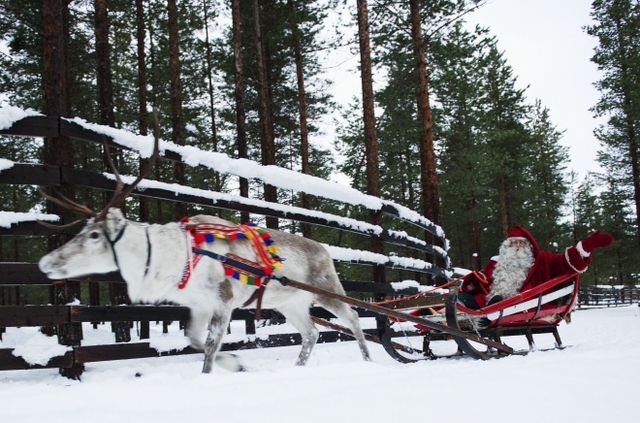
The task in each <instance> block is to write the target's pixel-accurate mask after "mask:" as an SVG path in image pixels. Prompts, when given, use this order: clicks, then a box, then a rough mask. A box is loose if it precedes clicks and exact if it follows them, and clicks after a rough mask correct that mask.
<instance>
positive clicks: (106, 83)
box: [94, 0, 115, 127]
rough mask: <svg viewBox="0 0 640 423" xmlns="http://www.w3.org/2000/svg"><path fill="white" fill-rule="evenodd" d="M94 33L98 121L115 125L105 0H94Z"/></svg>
mask: <svg viewBox="0 0 640 423" xmlns="http://www.w3.org/2000/svg"><path fill="white" fill-rule="evenodd" d="M94 4H95V25H96V27H95V34H96V59H97V64H98V68H97V78H96V82H97V84H98V109H99V112H100V123H101V124H102V125H107V126H111V127H113V126H115V116H114V113H113V84H112V83H111V60H110V58H109V20H108V16H107V0H95V3H94Z"/></svg>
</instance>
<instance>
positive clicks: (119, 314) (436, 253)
mask: <svg viewBox="0 0 640 423" xmlns="http://www.w3.org/2000/svg"><path fill="white" fill-rule="evenodd" d="M0 135H12V136H32V137H49V138H57V137H59V136H67V137H71V138H74V139H78V140H82V141H86V142H93V143H103V142H106V143H107V144H109V145H110V146H111V147H115V148H122V149H129V148H128V147H127V146H125V145H123V144H122V143H119V142H118V141H117V140H116V139H114V138H111V137H109V136H106V135H104V134H103V133H100V132H94V131H92V130H89V129H87V128H85V127H83V126H81V125H79V124H77V123H74V122H71V121H69V120H66V119H63V118H55V117H43V116H38V117H27V118H24V119H21V120H19V121H17V122H15V123H14V124H13V126H11V127H10V128H8V129H5V130H0ZM161 157H162V158H164V159H166V160H170V161H173V162H180V163H182V162H183V161H182V157H181V156H180V155H179V154H177V153H176V152H174V151H171V150H170V149H165V150H164V151H163V152H162V155H161ZM0 183H2V184H28V185H40V186H61V185H65V184H72V185H74V186H76V187H85V188H90V189H97V190H107V191H108V190H113V189H114V187H115V182H114V180H112V179H110V178H108V177H106V176H104V175H103V174H98V173H90V172H87V171H84V170H81V169H75V168H69V167H64V166H52V165H46V164H24V163H15V164H14V165H13V166H12V167H11V168H9V169H5V170H3V171H1V172H0ZM133 194H134V195H139V196H146V197H152V198H156V199H161V200H166V201H172V202H184V203H191V204H197V205H199V206H203V207H211V208H220V209H230V210H236V211H248V212H250V213H253V214H260V215H263V216H270V217H277V218H282V219H287V220H294V221H298V222H303V223H310V224H313V225H322V226H325V227H330V228H334V229H336V230H341V231H350V232H355V233H359V234H361V235H364V236H367V237H371V236H378V237H379V238H381V239H382V240H383V241H384V242H385V243H389V244H393V245H396V246H402V247H403V250H405V251H407V252H408V254H409V255H410V257H406V259H408V260H403V257H401V256H398V255H397V254H396V255H392V256H389V257H387V259H386V262H385V261H384V260H383V262H382V263H381V262H380V261H379V260H370V259H367V258H366V257H367V256H366V255H363V256H362V257H365V258H361V257H357V255H356V257H355V258H351V259H349V260H348V262H349V263H352V264H360V265H368V266H378V267H379V268H380V267H383V268H394V269H405V270H407V271H410V272H420V273H423V274H425V273H426V274H428V275H430V276H431V277H433V278H440V280H446V279H447V277H448V275H450V274H451V273H450V271H449V269H448V267H449V261H448V258H447V256H446V252H445V248H442V246H444V245H445V243H446V240H445V239H444V235H443V234H442V231H441V230H440V229H439V228H438V227H436V226H435V225H433V224H431V223H430V222H429V221H428V220H427V219H424V218H423V217H420V216H419V217H418V218H415V216H413V215H411V216H410V217H407V213H406V210H403V208H402V207H400V206H397V205H395V204H393V203H390V202H385V203H384V205H383V206H382V212H383V213H384V214H385V215H387V216H390V217H391V218H392V219H385V220H390V221H392V222H395V223H396V225H397V226H396V228H398V227H399V226H400V223H402V225H406V224H407V223H409V224H411V225H414V226H416V227H417V228H419V230H421V231H422V230H424V231H426V232H428V233H430V234H431V236H432V238H433V239H434V240H435V243H436V244H439V245H432V244H429V243H426V242H424V241H422V240H420V239H416V238H413V237H410V236H408V235H407V234H406V232H404V231H402V230H393V228H382V230H381V231H379V232H376V231H375V228H374V229H372V228H371V225H367V224H366V222H360V223H362V225H352V224H350V223H348V222H347V223H345V218H344V217H341V216H334V215H330V214H326V213H322V214H312V213H307V212H306V211H305V210H293V209H287V210H286V211H282V210H281V209H280V208H278V207H277V206H275V205H273V204H270V203H267V202H256V201H255V200H253V201H251V202H247V201H245V200H244V199H242V198H240V197H233V198H231V199H228V198H226V197H225V198H216V199H215V200H214V201H212V199H211V196H210V195H194V194H182V193H176V191H175V189H169V188H163V187H162V186H161V187H160V188H145V189H144V190H142V189H138V190H136V191H134V193H133ZM207 194H212V193H207ZM409 214H410V213H409ZM59 223H61V224H64V223H68V222H64V221H61V222H59ZM76 231H77V229H76ZM52 233H53V232H52V230H51V229H49V228H47V227H44V226H41V225H39V224H38V223H36V222H31V221H19V222H16V223H14V224H12V225H11V227H10V228H0V236H2V237H12V236H18V235H20V236H25V235H26V236H38V237H42V236H49V235H51V234H52ZM415 254H418V255H420V256H421V257H423V258H425V260H426V261H424V262H421V261H419V260H415V259H414V258H413V255H415ZM430 263H440V265H438V264H430ZM0 275H1V276H0V294H2V295H0V339H1V337H2V333H3V332H4V328H8V327H23V326H35V327H42V328H43V329H42V330H43V332H44V333H47V334H50V335H54V334H56V335H57V336H58V338H59V340H60V343H61V344H64V345H68V346H71V347H72V349H71V351H69V352H67V353H66V354H65V355H64V356H59V357H56V358H53V359H51V360H50V361H49V363H47V364H46V365H44V366H40V365H30V364H29V363H27V362H26V361H25V360H23V359H22V358H21V357H17V356H14V355H13V352H14V351H13V350H12V349H6V348H5V349H0V370H10V369H30V368H43V367H48V368H59V369H61V373H62V374H64V375H66V376H68V377H74V378H75V377H79V375H80V374H81V372H82V369H83V365H84V364H85V363H90V362H97V361H107V360H121V359H132V358H142V357H157V356H163V355H177V354H190V353H194V352H195V351H194V350H193V349H191V348H189V347H187V348H185V349H181V350H173V351H170V352H163V353H159V352H158V351H157V350H156V349H154V348H152V347H151V346H150V344H149V343H148V342H118V343H113V344H108V345H96V346H83V345H82V342H81V341H82V327H83V326H82V324H83V323H84V324H86V323H94V324H97V322H139V323H138V324H137V325H138V327H139V328H140V329H139V331H140V339H141V340H143V339H147V338H149V322H159V321H162V322H169V321H181V322H186V321H188V319H189V311H188V309H187V308H184V307H178V306H171V305H165V306H147V305H142V306H136V305H106V306H105V305H99V304H100V303H99V301H96V300H95V298H94V295H93V294H91V295H90V297H91V298H90V301H89V303H88V305H83V304H78V305H69V304H67V303H66V302H65V298H68V297H67V296H66V295H65V290H69V289H72V290H75V291H76V292H79V291H80V289H79V286H80V285H85V284H89V285H90V286H91V287H92V288H93V292H95V288H96V285H99V284H111V285H112V286H113V285H115V284H122V283H123V282H122V279H121V277H120V275H119V274H109V275H96V276H93V277H91V278H83V279H81V280H66V281H57V282H52V281H50V280H48V279H47V278H46V277H45V276H44V275H43V274H42V273H40V272H39V270H38V268H37V264H34V263H6V262H5V263H0ZM342 282H343V285H344V287H345V289H346V290H347V291H348V292H353V293H362V294H361V295H367V296H371V295H376V296H378V297H379V296H380V295H383V294H392V295H399V294H411V293H415V292H417V290H416V289H415V288H409V289H405V290H394V289H393V288H392V286H391V285H390V284H385V283H372V282H371V281H367V280H365V281H342ZM33 286H46V287H48V288H49V290H50V295H49V297H50V301H49V303H50V304H54V305H49V304H47V305H43V304H20V303H19V298H20V296H19V295H16V296H15V297H16V301H15V303H16V304H8V303H9V301H8V300H7V299H8V298H10V297H11V296H10V295H4V294H5V292H7V291H5V290H6V289H9V287H14V289H16V290H19V289H24V288H25V287H33ZM112 304H115V302H112ZM359 313H360V315H361V316H373V314H372V313H370V312H365V311H362V310H360V311H359ZM312 314H313V315H315V316H318V317H324V318H328V317H332V316H331V315H330V313H328V312H327V311H325V310H323V309H320V308H315V307H314V308H312ZM263 318H267V319H273V320H276V321H277V320H281V319H282V316H280V315H278V314H277V313H275V312H273V311H270V310H264V311H263ZM233 319H234V320H244V321H245V331H246V333H247V334H253V333H256V328H255V323H254V320H253V311H251V310H236V311H235V312H234V314H233ZM85 327H86V325H85ZM123 327H124V334H123V333H122V331H123V329H122V328H123ZM131 327H132V325H131V324H130V323H126V324H124V325H120V329H119V330H120V333H117V336H116V338H117V340H119V341H123V340H124V341H127V340H129V339H131V337H130V334H129V336H128V335H127V331H130V330H131ZM338 339H344V335H342V334H339V333H338V332H335V331H329V332H322V333H321V338H320V339H319V342H331V341H335V340H338ZM299 342H300V337H299V335H298V334H284V335H271V336H269V337H268V338H266V339H261V338H256V339H254V340H246V341H242V342H236V343H225V344H224V345H223V347H222V349H223V350H237V349H244V348H256V347H268V346H278V345H291V344H292V343H299ZM69 369H75V370H73V371H70V370H69Z"/></svg>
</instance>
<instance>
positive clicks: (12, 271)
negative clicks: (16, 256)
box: [0, 263, 53, 286]
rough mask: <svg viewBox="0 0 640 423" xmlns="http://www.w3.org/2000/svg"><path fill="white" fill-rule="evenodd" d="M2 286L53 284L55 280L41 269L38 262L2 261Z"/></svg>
mask: <svg viewBox="0 0 640 423" xmlns="http://www.w3.org/2000/svg"><path fill="white" fill-rule="evenodd" d="M0 275H2V276H0V286H2V285H4V286H6V285H51V283H53V281H52V280H51V279H49V278H47V276H46V275H45V274H44V273H42V272H41V271H40V269H39V268H38V265H37V264H36V263H0Z"/></svg>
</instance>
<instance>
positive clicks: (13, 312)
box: [0, 306, 69, 327]
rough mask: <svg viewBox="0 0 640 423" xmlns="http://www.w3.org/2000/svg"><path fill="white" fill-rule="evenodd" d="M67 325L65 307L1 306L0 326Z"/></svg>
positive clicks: (67, 309)
mask: <svg viewBox="0 0 640 423" xmlns="http://www.w3.org/2000/svg"><path fill="white" fill-rule="evenodd" d="M65 323H69V307H67V306H1V307H0V326H1V327H21V326H56V325H62V324H65Z"/></svg>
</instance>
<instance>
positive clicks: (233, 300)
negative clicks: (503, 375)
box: [39, 135, 370, 373]
mask: <svg viewBox="0 0 640 423" xmlns="http://www.w3.org/2000/svg"><path fill="white" fill-rule="evenodd" d="M105 149H108V146H107V145H106V144H105ZM157 155H158V137H157V135H156V141H155V149H154V153H153V156H152V159H151V160H150V161H151V162H154V161H155V160H156V158H157ZM107 156H108V157H110V154H109V153H107ZM111 167H112V169H113V171H114V174H115V175H116V180H117V184H116V190H115V193H114V195H113V197H112V199H111V200H110V201H109V202H108V204H107V206H106V207H105V208H104V209H103V210H102V211H101V212H99V213H95V212H93V211H92V210H91V209H89V208H88V207H87V206H85V205H81V204H78V203H75V202H73V201H71V200H69V199H67V198H64V197H62V200H60V199H57V198H54V197H51V196H48V195H47V194H44V193H42V195H44V196H45V197H46V198H48V199H49V200H51V201H54V202H56V203H57V204H60V205H62V206H65V207H68V208H72V209H74V210H76V211H77V212H80V213H83V214H85V215H86V216H87V217H88V218H89V219H88V222H87V223H86V225H85V227H84V228H83V229H82V231H81V232H80V233H79V234H78V235H77V236H76V237H75V238H73V239H72V240H70V241H69V242H68V243H66V244H64V245H63V246H61V247H59V248H58V249H56V250H54V251H52V252H50V253H49V254H47V255H45V256H44V257H42V259H41V260H40V262H39V267H40V270H41V271H42V272H43V273H45V274H46V275H47V276H48V277H49V278H50V279H65V278H73V277H80V276H85V275H89V274H101V273H109V272H113V271H116V270H118V271H120V274H121V275H122V278H123V279H124V280H125V282H126V283H127V290H128V293H129V297H130V298H131V300H132V301H134V302H143V303H158V302H163V301H170V302H173V303H177V304H180V305H184V306H186V307H189V309H190V311H191V320H190V322H189V325H188V327H187V336H188V337H189V339H190V342H191V344H192V346H193V347H194V348H196V349H199V350H201V351H204V364H203V368H202V372H203V373H210V372H211V370H212V365H213V363H214V361H217V362H218V363H219V364H220V362H221V361H222V358H221V355H219V354H218V350H219V349H220V345H221V343H222V339H223V336H224V334H225V333H226V330H227V327H228V325H229V321H230V319H231V313H232V311H233V310H234V309H235V308H239V307H241V308H251V307H252V305H248V304H247V302H248V301H247V300H248V299H250V298H252V296H253V294H254V292H255V291H256V289H257V288H256V287H255V286H250V285H246V284H243V283H240V282H239V281H237V280H235V279H232V278H231V277H229V276H226V275H225V272H224V269H223V265H222V263H221V262H220V261H217V260H212V259H209V258H204V257H203V258H202V259H201V260H200V261H199V262H198V264H197V265H196V266H194V267H193V268H192V269H191V268H190V266H189V263H190V256H191V255H192V254H193V253H192V250H191V247H192V241H191V239H190V234H189V233H188V231H185V230H184V227H183V225H181V223H180V222H173V223H168V224H165V225H159V224H152V225H151V224H146V223H138V222H133V221H131V220H127V219H126V218H125V217H124V215H123V213H122V212H121V210H120V209H119V208H118V205H119V204H121V203H122V201H124V199H125V198H126V197H127V196H128V195H129V194H130V193H131V192H132V191H133V189H134V188H135V186H136V185H137V184H138V183H139V182H140V181H141V180H142V179H143V178H144V177H145V176H146V175H145V174H143V173H141V174H140V176H139V177H138V178H137V179H136V180H135V182H134V183H133V184H131V185H129V186H125V185H124V184H123V182H122V180H121V178H120V175H119V173H118V171H117V169H116V167H115V165H114V164H113V163H111ZM150 168H151V165H150V166H148V169H150ZM147 173H148V171H147ZM191 221H192V222H194V223H215V224H221V225H226V226H233V225H234V224H233V223H231V222H229V221H226V220H223V219H220V218H217V217H213V216H205V215H198V216H195V217H192V218H191ZM266 231H267V232H268V233H269V234H270V236H271V237H272V239H273V241H275V245H277V248H278V253H279V255H280V256H281V257H283V258H285V259H286V261H284V263H283V265H282V267H281V268H279V269H277V270H276V271H275V273H274V275H275V276H277V277H286V278H289V279H291V280H297V281H301V282H303V283H305V284H309V285H311V286H315V287H318V288H322V289H324V290H327V291H331V292H333V293H337V294H341V295H345V292H344V289H343V287H342V285H341V284H340V281H339V279H338V275H337V274H336V271H335V268H334V266H333V261H332V259H331V257H330V255H329V253H328V252H327V251H326V249H325V248H324V247H322V246H321V245H320V244H318V243H317V242H315V241H312V240H310V239H306V238H303V237H300V236H296V235H293V234H290V233H286V232H282V231H277V230H270V229H267V230H266ZM202 248H204V249H206V250H207V251H211V252H214V253H216V254H219V255H222V256H224V255H226V254H229V253H230V254H233V255H235V256H239V257H241V258H243V259H246V260H250V261H257V259H256V253H255V251H254V249H253V248H251V246H250V245H249V242H248V241H247V240H236V241H233V242H229V241H219V242H218V241H216V242H213V243H207V244H206V245H203V246H202ZM185 271H189V272H190V278H189V280H188V283H187V284H186V285H184V286H183V287H182V288H183V289H180V288H181V287H179V285H180V284H181V281H182V280H183V275H184V273H185ZM313 301H315V302H317V303H318V304H320V305H321V306H323V307H324V308H326V309H327V310H329V311H331V312H332V313H333V314H335V315H336V316H337V317H339V318H340V319H342V320H344V322H345V323H346V325H347V326H348V327H349V328H350V329H351V331H352V332H353V334H354V336H355V338H356V340H357V343H358V346H359V348H360V351H361V353H362V356H363V358H364V359H365V360H367V361H369V360H370V355H369V351H368V348H367V345H366V341H365V337H364V334H363V332H362V329H361V327H360V323H359V320H358V314H357V313H356V312H355V311H354V310H353V309H351V307H349V306H348V305H347V304H346V303H344V302H342V301H339V300H336V299H331V298H327V297H323V296H321V295H316V294H312V293H309V292H306V291H302V290H299V289H295V288H291V287H287V286H283V285H281V284H279V283H275V282H274V283H271V284H269V285H268V287H266V289H265V290H264V293H263V297H262V306H263V307H265V308H272V309H276V310H278V311H279V312H280V313H282V314H283V315H284V316H285V317H286V319H287V321H288V322H289V323H291V324H292V325H293V326H294V327H295V328H296V329H297V330H298V331H299V332H300V334H301V335H302V350H301V351H300V354H299V356H298V358H297V360H296V363H295V364H296V365H299V366H303V365H305V363H306V362H307V360H308V358H309V355H310V354H311V351H312V349H313V347H314V345H315V343H316V341H317V339H318V330H317V329H316V327H315V326H314V324H313V322H312V321H311V318H310V316H309V307H310V305H311V303H312V302H313ZM205 330H207V336H206V340H205V341H204V343H203V342H202V338H203V337H201V335H202V333H203V332H204V331H205Z"/></svg>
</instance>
